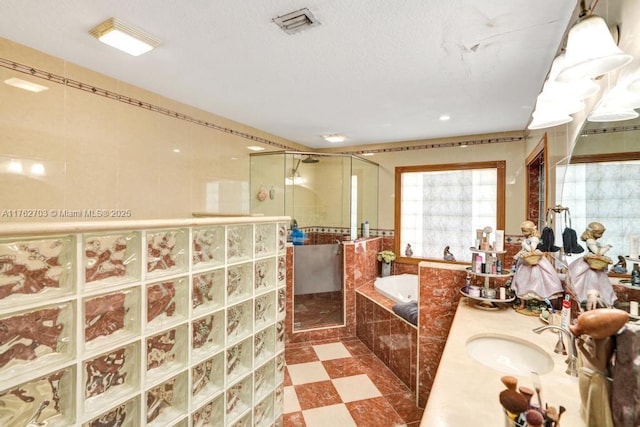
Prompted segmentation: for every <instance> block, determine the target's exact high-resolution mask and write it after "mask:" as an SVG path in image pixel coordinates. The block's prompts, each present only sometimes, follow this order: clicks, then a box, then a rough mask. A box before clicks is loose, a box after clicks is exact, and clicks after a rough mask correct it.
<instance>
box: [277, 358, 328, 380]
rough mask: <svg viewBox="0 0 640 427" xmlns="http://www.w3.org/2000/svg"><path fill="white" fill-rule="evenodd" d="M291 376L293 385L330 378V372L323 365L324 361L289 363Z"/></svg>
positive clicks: (288, 368) (288, 367)
mask: <svg viewBox="0 0 640 427" xmlns="http://www.w3.org/2000/svg"><path fill="white" fill-rule="evenodd" d="M287 370H288V371H289V377H290V378H291V384H292V385H298V384H306V383H312V382H316V381H325V380H328V379H330V378H329V374H327V371H326V370H325V369H324V366H322V362H308V363H298V364H296V365H288V366H287Z"/></svg>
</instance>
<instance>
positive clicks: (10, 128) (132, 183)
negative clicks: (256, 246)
mask: <svg viewBox="0 0 640 427" xmlns="http://www.w3.org/2000/svg"><path fill="white" fill-rule="evenodd" d="M0 58H2V59H5V60H9V61H13V62H16V63H19V64H24V65H27V66H29V67H33V68H36V69H38V70H42V71H45V72H48V73H52V74H55V75H59V76H62V77H65V78H67V79H73V80H75V81H79V82H82V83H83V84H87V85H90V86H96V87H97V88H100V89H104V90H107V91H111V92H112V93H116V94H119V95H124V96H128V97H131V98H134V99H136V100H141V101H143V102H146V103H149V104H152V105H155V106H158V107H160V108H165V109H168V110H172V111H176V112H178V113H181V114H184V115H186V116H189V117H193V118H196V119H199V120H203V121H206V122H209V123H214V124H215V125H217V126H221V127H223V128H226V129H230V130H233V131H235V132H243V133H246V134H250V135H252V136H255V137H258V138H264V139H265V140H267V143H257V142H256V141H254V140H251V139H248V138H244V137H241V136H238V135H234V134H231V133H229V132H225V131H220V130H216V129H212V128H210V127H207V126H203V125H200V124H195V123H192V122H189V121H186V120H182V119H178V118H175V117H170V116H168V115H166V114H161V113H158V112H155V111H149V110H148V109H144V108H141V107H139V106H132V105H129V104H127V103H124V102H121V101H119V100H115V99H110V98H107V97H104V96H100V95H96V94H95V93H93V92H90V91H83V90H80V89H77V88H74V87H70V86H69V85H64V84H61V83H56V82H53V81H47V80H45V79H39V78H37V77H33V76H30V75H29V74H25V73H22V72H18V71H14V70H12V69H8V68H6V67H0V81H2V82H4V81H5V80H6V79H8V78H11V77H17V78H20V79H23V80H30V81H33V82H35V83H38V84H43V85H46V86H48V87H49V89H48V90H46V91H44V92H40V93H31V92H27V91H24V90H22V89H17V88H15V87H11V86H8V85H6V84H0V99H1V100H2V102H0V201H1V206H0V215H2V214H3V213H4V216H3V217H0V220H2V221H35V220H55V221H59V220H60V216H61V215H63V214H64V213H65V210H66V211H67V212H69V211H73V210H84V209H108V210H110V209H121V210H125V211H130V212H131V218H133V219H151V218H175V217H188V216H191V213H192V212H194V211H204V210H207V211H213V212H219V213H229V212H244V213H248V212H249V188H248V182H249V150H248V149H247V148H246V147H247V146H249V145H260V146H263V147H265V148H267V149H269V150H275V149H277V150H281V149H282V146H285V147H287V148H290V149H296V148H297V149H304V147H302V146H300V145H298V144H295V143H292V142H289V141H286V140H283V139H281V138H278V137H275V136H273V135H269V134H266V133H264V132H261V131H259V130H256V129H252V128H249V127H247V126H244V125H242V124H239V123H235V122H232V121H230V120H226V119H224V118H222V117H218V116H214V115H212V114H209V113H206V112H204V111H201V110H198V109H195V108H192V107H189V106H186V105H184V104H180V103H178V102H175V101H172V100H170V99H166V98H163V97H160V96H158V95H155V94H153V93H150V92H148V91H145V90H143V89H140V88H136V87H132V86H130V85H127V84H126V83H123V82H121V81H117V80H114V79H111V78H108V77H105V76H103V75H100V74H98V73H95V72H92V71H89V70H86V69H83V68H80V67H77V66H75V65H73V64H70V63H68V62H65V61H63V60H61V59H57V58H53V57H51V56H48V55H44V54H42V53H39V52H37V51H34V50H32V49H29V48H26V47H24V46H21V45H18V44H15V43H13V42H11V41H8V40H6V39H1V38H0ZM269 142H273V143H274V144H275V145H276V146H273V145H272V144H270V143H269ZM175 149H179V150H180V152H179V153H176V152H174V150H175ZM18 162H19V163H20V164H21V165H22V168H23V170H22V172H21V173H16V169H15V165H16V164H17V163H18ZM34 163H37V164H41V165H42V166H43V167H44V171H45V174H44V175H37V174H33V173H31V172H30V171H31V166H32V165H33V164H34ZM14 209H18V210H25V211H18V212H15V211H12V210H14ZM32 209H42V210H53V211H55V212H56V213H57V215H58V217H57V218H55V219H54V218H52V217H51V212H48V213H47V215H48V216H47V217H43V216H42V215H43V212H42V211H41V210H40V211H31V210H32ZM3 210H8V211H3ZM34 212H35V216H33V217H26V218H25V217H16V216H15V215H16V214H18V215H25V214H28V215H34ZM125 214H126V213H125ZM82 216H83V217H81V218H65V219H68V220H86V219H91V218H86V217H84V215H82Z"/></svg>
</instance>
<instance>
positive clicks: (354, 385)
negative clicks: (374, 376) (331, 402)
mask: <svg viewBox="0 0 640 427" xmlns="http://www.w3.org/2000/svg"><path fill="white" fill-rule="evenodd" d="M331 381H332V382H333V385H334V386H335V388H336V390H338V394H340V397H341V398H342V400H343V401H344V402H353V401H355V400H363V399H372V398H374V397H381V396H382V393H380V390H378V388H377V387H376V386H375V384H374V383H373V382H372V381H371V379H369V377H368V376H367V375H365V374H361V375H354V376H351V377H342V378H336V379H333V380H331Z"/></svg>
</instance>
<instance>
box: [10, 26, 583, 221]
mask: <svg viewBox="0 0 640 427" xmlns="http://www.w3.org/2000/svg"><path fill="white" fill-rule="evenodd" d="M0 58H4V59H8V60H11V61H15V62H17V63H20V64H25V65H28V66H30V67H34V68H37V69H39V70H44V71H47V72H50V73H54V74H57V75H60V76H64V77H66V78H69V79H74V80H77V81H80V82H82V83H86V84H88V85H95V86H96V87H98V88H101V89H106V90H108V91H112V92H114V93H117V94H120V95H125V96H129V97H132V98H135V99H139V100H142V101H144V102H147V103H150V104H153V105H156V106H159V107H161V108H166V109H169V110H173V111H176V112H178V113H181V114H185V115H187V116H190V117H194V118H197V119H201V120H205V121H207V122H210V123H215V124H216V125H218V126H221V127H224V128H227V129H230V130H233V131H236V132H244V133H246V134H249V135H252V136H255V137H258V138H264V139H265V140H267V143H262V144H261V143H257V142H256V141H253V140H251V139H247V138H243V137H241V136H237V135H233V134H231V133H228V132H222V131H220V130H216V129H211V128H210V127H206V126H202V125H199V124H195V123H192V122H189V121H185V120H181V119H177V118H174V117H169V116H167V115H165V114H160V113H158V112H154V111H149V110H146V109H144V108H140V107H138V106H132V105H128V104H126V103H123V102H120V101H118V100H114V99H110V98H106V97H103V96H99V95H96V94H94V93H91V92H87V91H82V90H79V89H76V88H73V87H69V86H65V85H63V84H59V83H54V82H48V81H46V80H42V79H38V78H34V77H32V76H29V75H28V74H24V73H21V72H18V71H14V70H10V69H7V68H5V67H0V80H1V81H4V80H6V79H7V78H9V77H18V78H22V79H27V80H32V81H35V82H38V83H40V84H45V85H47V86H49V89H48V90H47V91H44V92H41V93H38V94H33V93H29V92H25V91H23V90H20V89H16V88H13V87H10V86H7V85H4V84H2V85H0V99H2V101H3V102H2V103H0V200H1V201H2V206H1V207H0V209H46V210H49V209H53V210H56V211H57V210H65V209H66V210H84V209H124V210H129V211H130V212H131V218H134V219H150V218H169V217H186V216H190V215H191V213H192V212H194V211H205V210H207V211H213V212H218V213H229V212H233V213H237V212H243V213H248V212H249V200H250V197H255V194H253V192H252V190H251V189H249V177H250V171H249V151H248V150H247V148H246V147H247V146H248V145H261V146H263V147H265V148H266V149H267V150H272V151H280V150H282V149H300V150H303V151H309V150H308V148H306V147H304V146H301V145H298V144H295V143H293V142H290V141H286V140H283V139H281V138H278V137H276V136H273V135H269V134H266V133H264V132H261V131H259V130H257V129H252V128H249V127H247V126H245V125H242V124H239V123H236V122H232V121H230V120H227V119H224V118H222V117H218V116H215V115H212V114H209V113H206V112H204V111H201V110H198V109H195V108H192V107H189V106H187V105H184V104H180V103H178V102H175V101H172V100H170V99H166V98H163V97H160V96H158V95H156V94H153V93H150V92H148V91H145V90H143V89H141V88H136V87H132V86H130V85H127V84H126V83H123V82H121V81H117V80H114V79H111V78H108V77H105V76H103V75H101V74H98V73H95V72H93V71H89V70H86V69H83V68H80V67H77V66H75V65H73V64H70V63H67V62H65V61H63V60H61V59H58V58H53V57H51V56H48V55H45V54H42V53H39V52H37V51H34V50H32V49H29V48H26V47H24V46H21V45H18V44H15V43H13V42H11V41H8V40H6V39H0ZM574 126H575V125H574ZM578 130H579V127H575V128H571V127H570V126H565V127H559V128H554V129H551V130H550V131H549V144H550V154H551V160H550V164H551V165H553V164H555V163H557V162H558V161H560V160H561V159H563V158H565V157H566V156H567V153H569V152H570V147H571V145H572V141H573V140H574V139H575V138H574V136H575V135H576V134H577V131H578ZM501 136H515V137H521V136H522V133H519V132H512V133H508V134H497V135H482V136H479V138H490V137H501ZM539 137H540V135H536V134H532V135H530V136H529V138H528V139H527V142H526V143H523V142H522V141H514V142H500V143H489V144H478V145H470V146H468V147H466V148H461V147H447V148H429V149H419V150H406V151H389V152H381V153H377V154H376V155H375V156H373V157H369V159H370V160H372V161H374V162H376V163H378V164H379V165H380V171H379V195H378V206H379V218H378V227H379V228H384V229H392V228H393V225H394V218H393V216H394V168H395V167H396V166H407V165H416V164H440V163H454V162H471V161H486V160H506V162H507V194H506V200H507V216H506V231H507V233H518V232H519V230H518V225H519V224H520V222H521V221H522V219H523V217H524V212H525V200H524V183H525V180H524V162H525V158H526V156H527V154H528V153H529V152H530V150H531V149H532V148H533V146H535V144H536V143H537V141H538V140H539ZM462 139H466V140H468V139H473V137H465V138H458V139H457V140H462ZM451 140H456V138H453V139H451ZM268 142H272V143H273V144H269V143H268ZM423 142H424V141H423ZM419 144H420V141H412V142H406V143H399V144H392V145H396V146H397V145H404V146H410V145H419ZM376 147H378V148H379V147H380V146H376ZM174 149H179V150H180V152H179V153H175V152H174V151H173V150H174ZM12 160H14V161H15V160H17V161H21V162H22V164H23V172H22V173H20V174H16V173H12V172H10V170H9V163H10V162H11V161H12ZM36 162H37V163H42V164H43V165H44V167H45V170H46V175H45V176H35V175H33V174H30V173H29V172H28V170H29V167H30V165H31V164H33V163H36ZM552 179H553V178H552ZM278 190H280V191H284V189H278ZM336 195H337V193H336ZM308 199H309V200H308V201H309V203H311V202H312V200H313V197H311V198H308ZM552 199H553V198H552ZM336 203H338V204H342V203H344V201H343V200H340V201H338V200H336ZM329 211H331V206H324V207H320V213H319V215H320V217H321V218H308V219H309V220H310V221H312V223H313V224H316V223H317V222H318V220H320V219H325V220H330V219H331V215H332V214H330V213H329ZM1 213H2V212H0V214H1ZM0 219H1V220H3V221H13V220H16V221H34V220H56V221H59V220H60V218H59V217H58V218H55V219H52V218H51V217H50V216H49V217H48V218H42V217H29V218H15V217H9V218H8V217H4V218H0ZM66 219H68V220H78V219H81V220H86V219H91V218H85V217H80V218H66Z"/></svg>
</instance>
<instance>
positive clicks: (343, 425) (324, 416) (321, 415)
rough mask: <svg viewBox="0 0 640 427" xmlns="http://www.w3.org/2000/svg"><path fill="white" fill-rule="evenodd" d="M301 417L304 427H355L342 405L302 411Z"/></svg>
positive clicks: (347, 411)
mask: <svg viewBox="0 0 640 427" xmlns="http://www.w3.org/2000/svg"><path fill="white" fill-rule="evenodd" d="M302 416H303V417H304V421H305V423H306V427H328V426H336V427H338V426H339V427H357V424H356V422H355V421H354V420H353V418H352V417H351V414H350V413H349V410H348V409H347V407H346V406H345V405H344V403H340V404H338V405H331V406H325V407H322V408H315V409H309V410H307V411H302Z"/></svg>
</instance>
